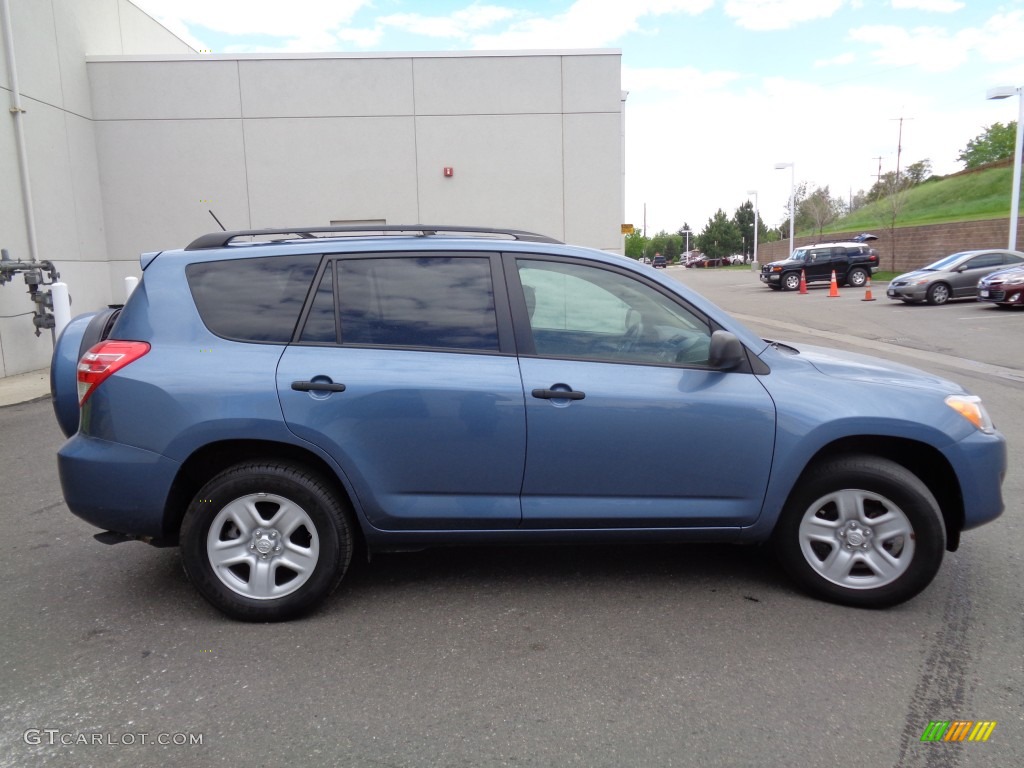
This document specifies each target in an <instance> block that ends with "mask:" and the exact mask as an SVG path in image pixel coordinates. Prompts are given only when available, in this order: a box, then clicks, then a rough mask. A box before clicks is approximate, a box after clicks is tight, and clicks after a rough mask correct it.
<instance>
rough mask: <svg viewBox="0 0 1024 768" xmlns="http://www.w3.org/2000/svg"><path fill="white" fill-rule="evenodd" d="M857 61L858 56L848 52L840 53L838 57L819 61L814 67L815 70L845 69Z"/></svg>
mask: <svg viewBox="0 0 1024 768" xmlns="http://www.w3.org/2000/svg"><path fill="white" fill-rule="evenodd" d="M856 60H857V57H856V55H854V54H852V53H849V52H847V53H840V54H839V55H838V56H833V57H832V58H831V59H818V60H817V61H816V62H814V64H813V65H812V66H813V67H815V68H821V67H845V66H847V65H849V64H853V63H854V62H855V61H856Z"/></svg>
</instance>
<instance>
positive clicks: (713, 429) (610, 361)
mask: <svg viewBox="0 0 1024 768" xmlns="http://www.w3.org/2000/svg"><path fill="white" fill-rule="evenodd" d="M510 275H514V276H518V279H519V281H520V282H521V286H522V291H523V301H524V304H525V310H523V311H522V312H520V317H519V318H517V321H518V322H519V323H520V325H522V324H524V323H525V324H527V325H528V326H529V327H528V329H526V333H519V332H518V331H517V339H518V340H519V341H520V367H521V369H522V375H523V385H524V390H525V394H526V423H527V459H526V474H525V478H524V482H523V495H522V507H523V525H524V527H534V528H595V527H596V528H601V527H604V528H608V527H615V528H620V527H662V526H664V527H678V526H687V527H721V526H739V525H744V524H750V523H751V522H753V521H754V520H755V519H756V518H757V516H758V514H759V513H760V509H761V504H762V501H763V498H764V493H765V489H766V487H767V483H768V476H769V472H770V469H771V461H772V450H773V446H774V436H775V408H774V405H773V402H772V400H771V398H770V397H769V396H768V394H767V392H766V391H765V389H764V387H763V386H762V385H761V383H760V382H759V381H758V379H757V377H756V376H755V375H753V374H752V373H749V372H738V371H737V372H722V371H716V370H710V369H709V367H708V365H707V362H708V348H709V343H710V336H711V333H712V330H713V328H712V326H711V325H710V323H709V321H708V320H707V319H706V318H705V317H704V316H703V315H701V314H700V313H699V312H697V311H695V310H692V309H690V308H688V307H687V306H685V305H683V304H682V303H680V301H679V300H678V299H676V298H675V297H672V296H670V295H669V294H667V293H665V292H662V291H661V290H660V289H659V288H658V287H657V286H656V285H654V284H649V283H646V282H645V281H642V280H640V279H638V278H637V277H635V276H634V275H632V274H630V273H627V272H625V271H621V272H620V271H617V270H615V269H614V268H611V267H608V268H602V267H598V266H593V265H584V264H580V263H572V262H570V261H557V260H542V259H539V258H538V259H534V258H517V259H516V269H515V270H510ZM510 282H514V279H510ZM510 290H515V289H514V288H511V287H510ZM523 315H525V317H522V316H523ZM524 351H525V354H524Z"/></svg>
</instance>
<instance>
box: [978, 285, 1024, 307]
mask: <svg viewBox="0 0 1024 768" xmlns="http://www.w3.org/2000/svg"><path fill="white" fill-rule="evenodd" d="M978 301H991V302H994V303H996V304H1018V305H1020V304H1024V285H999V286H998V287H996V288H985V287H983V286H979V287H978Z"/></svg>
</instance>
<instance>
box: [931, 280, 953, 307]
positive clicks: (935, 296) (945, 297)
mask: <svg viewBox="0 0 1024 768" xmlns="http://www.w3.org/2000/svg"><path fill="white" fill-rule="evenodd" d="M947 301H949V286H948V285H946V284H945V283H935V285H933V286H932V287H931V288H929V289H928V303H929V304H933V305H937V304H945V303H946V302H947Z"/></svg>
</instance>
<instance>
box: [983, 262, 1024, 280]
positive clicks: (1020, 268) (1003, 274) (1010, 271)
mask: <svg viewBox="0 0 1024 768" xmlns="http://www.w3.org/2000/svg"><path fill="white" fill-rule="evenodd" d="M1021 275H1024V264H1017V265H1016V266H1013V267H1007V268H1006V269H1000V270H999V271H998V272H993V273H991V274H989V275H985V276H984V277H983V278H981V282H983V283H992V282H996V281H999V280H1005V279H1006V278H1010V277H1013V278H1019V277H1020V276H1021Z"/></svg>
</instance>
